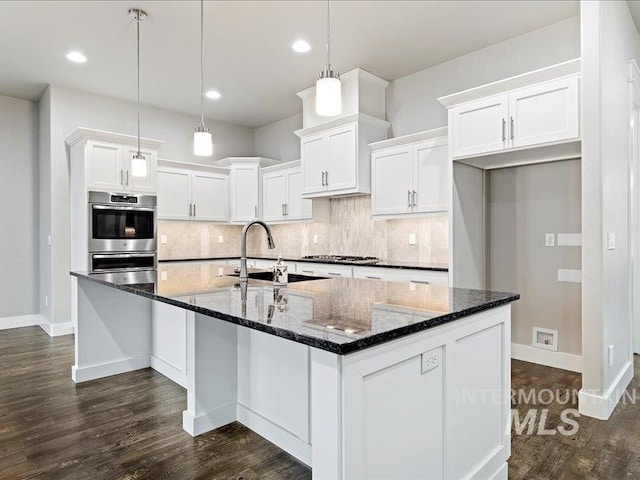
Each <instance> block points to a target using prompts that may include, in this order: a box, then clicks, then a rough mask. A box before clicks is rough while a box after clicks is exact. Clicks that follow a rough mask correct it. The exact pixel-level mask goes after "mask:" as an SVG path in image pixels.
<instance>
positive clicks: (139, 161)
mask: <svg viewBox="0 0 640 480" xmlns="http://www.w3.org/2000/svg"><path fill="white" fill-rule="evenodd" d="M129 16H130V17H131V18H132V19H134V20H135V21H136V39H137V53H138V56H137V63H138V151H137V152H136V154H135V155H134V156H133V157H132V158H131V176H133V177H146V176H147V160H146V159H145V158H144V155H142V152H141V151H140V22H141V21H143V20H145V19H146V18H147V12H145V11H144V10H140V9H139V8H132V9H130V10H129Z"/></svg>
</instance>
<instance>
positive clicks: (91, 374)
mask: <svg viewBox="0 0 640 480" xmlns="http://www.w3.org/2000/svg"><path fill="white" fill-rule="evenodd" d="M150 363H151V362H150V359H149V355H142V356H140V357H132V358H127V359H124V360H118V361H115V362H109V363H101V364H99V365H91V366H88V367H80V368H78V367H76V366H75V365H74V366H73V367H71V378H72V379H73V381H74V382H76V383H82V382H88V381H89V380H95V379H96V378H103V377H110V376H111V375H118V374H120V373H126V372H133V371H134V370H140V369H142V368H148V367H149V366H150Z"/></svg>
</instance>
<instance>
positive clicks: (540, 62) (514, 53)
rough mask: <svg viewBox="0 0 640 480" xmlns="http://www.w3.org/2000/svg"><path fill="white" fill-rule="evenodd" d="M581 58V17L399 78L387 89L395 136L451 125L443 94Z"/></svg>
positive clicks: (392, 133) (389, 115) (388, 105)
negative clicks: (443, 103)
mask: <svg viewBox="0 0 640 480" xmlns="http://www.w3.org/2000/svg"><path fill="white" fill-rule="evenodd" d="M578 57H580V19H579V17H577V16H576V17H573V18H569V19H567V20H563V21H561V22H558V23H555V24H553V25H549V26H547V27H545V28H542V29H540V30H535V31H533V32H529V33H526V34H524V35H521V36H519V37H515V38H512V39H509V40H507V41H504V42H502V43H498V44H496V45H492V46H490V47H487V48H484V49H482V50H478V51H476V52H473V53H470V54H468V55H464V56H462V57H459V58H456V59H454V60H450V61H448V62H445V63H442V64H440V65H436V66H434V67H431V68H427V69H426V70H422V71H420V72H417V73H414V74H412V75H407V76H406V77H402V78H399V79H397V80H395V81H393V82H391V83H390V84H389V87H388V88H387V92H386V93H387V95H386V99H387V120H388V121H390V122H391V125H392V126H391V130H392V132H391V136H393V137H398V136H401V135H407V134H409V133H415V132H420V131H422V130H430V129H432V128H438V127H443V126H446V125H447V111H446V109H445V108H444V107H443V106H442V105H441V104H440V103H439V102H438V100H437V99H438V97H441V96H444V95H449V94H451V93H455V92H459V91H461V90H466V89H468V88H473V87H477V86H479V85H484V84H486V83H489V82H494V81H496V80H501V79H504V78H508V77H511V76H514V75H518V74H521V73H525V72H528V71H531V70H536V69H538V68H542V67H547V66H549V65H553V64H555V63H560V62H563V61H566V60H571V59H574V58H578Z"/></svg>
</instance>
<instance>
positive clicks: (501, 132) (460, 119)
mask: <svg viewBox="0 0 640 480" xmlns="http://www.w3.org/2000/svg"><path fill="white" fill-rule="evenodd" d="M508 109H509V98H508V96H507V95H506V94H505V95H497V96H495V97H489V98H483V99H482V100H478V101H475V102H469V103H465V104H463V105H459V106H457V107H454V108H452V109H451V112H450V122H449V125H450V128H451V133H452V135H451V137H452V138H451V142H452V145H451V147H452V153H453V156H454V157H465V156H470V155H479V154H483V153H491V152H498V151H500V150H503V149H505V148H506V147H507V146H508V142H507V117H508Z"/></svg>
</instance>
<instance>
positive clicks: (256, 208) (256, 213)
mask: <svg viewBox="0 0 640 480" xmlns="http://www.w3.org/2000/svg"><path fill="white" fill-rule="evenodd" d="M253 213H254V214H255V217H256V218H258V206H257V205H255V206H254V207H253Z"/></svg>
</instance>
